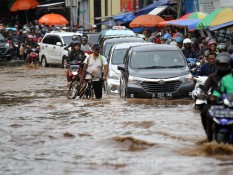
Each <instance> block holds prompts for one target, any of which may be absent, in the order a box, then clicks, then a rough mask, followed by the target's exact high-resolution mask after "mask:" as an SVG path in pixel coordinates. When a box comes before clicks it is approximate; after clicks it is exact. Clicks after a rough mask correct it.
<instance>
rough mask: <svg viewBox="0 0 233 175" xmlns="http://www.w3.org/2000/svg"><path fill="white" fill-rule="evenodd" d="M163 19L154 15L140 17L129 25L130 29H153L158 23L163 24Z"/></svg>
mask: <svg viewBox="0 0 233 175" xmlns="http://www.w3.org/2000/svg"><path fill="white" fill-rule="evenodd" d="M163 21H164V19H163V18H161V17H160V16H155V15H141V16H138V17H136V18H134V20H133V21H132V22H131V23H130V24H129V26H130V27H131V28H139V27H155V26H157V25H158V24H159V23H160V22H163Z"/></svg>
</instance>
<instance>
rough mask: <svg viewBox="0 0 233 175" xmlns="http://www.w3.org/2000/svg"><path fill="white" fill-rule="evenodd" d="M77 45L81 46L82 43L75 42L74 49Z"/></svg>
mask: <svg viewBox="0 0 233 175" xmlns="http://www.w3.org/2000/svg"><path fill="white" fill-rule="evenodd" d="M76 45H79V46H81V43H80V41H76V42H74V44H73V47H74V46H76Z"/></svg>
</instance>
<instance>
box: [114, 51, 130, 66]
mask: <svg viewBox="0 0 233 175" xmlns="http://www.w3.org/2000/svg"><path fill="white" fill-rule="evenodd" d="M126 51H127V49H115V50H114V52H113V56H112V60H111V63H112V64H113V65H118V64H123V60H124V55H125V53H126Z"/></svg>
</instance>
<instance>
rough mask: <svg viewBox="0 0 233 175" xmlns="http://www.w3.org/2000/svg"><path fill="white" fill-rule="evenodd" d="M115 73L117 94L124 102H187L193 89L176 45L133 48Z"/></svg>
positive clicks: (187, 69) (183, 59) (189, 75)
mask: <svg viewBox="0 0 233 175" xmlns="http://www.w3.org/2000/svg"><path fill="white" fill-rule="evenodd" d="M118 70H121V78H120V88H119V89H120V92H119V94H120V96H121V97H124V98H137V97H138V98H159V99H179V98H191V92H192V90H193V89H194V83H193V81H192V80H191V77H192V75H191V73H190V71H189V68H188V65H187V62H186V60H185V57H184V55H183V53H182V52H181V50H180V49H179V48H178V47H177V46H176V45H163V44H155V45H142V46H133V47H131V48H129V49H128V50H127V52H126V54H125V57H124V61H123V64H121V65H118Z"/></svg>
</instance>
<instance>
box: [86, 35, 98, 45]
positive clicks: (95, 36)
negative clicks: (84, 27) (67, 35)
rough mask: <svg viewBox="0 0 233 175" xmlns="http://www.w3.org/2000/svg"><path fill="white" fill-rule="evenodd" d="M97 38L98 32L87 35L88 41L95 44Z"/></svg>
mask: <svg viewBox="0 0 233 175" xmlns="http://www.w3.org/2000/svg"><path fill="white" fill-rule="evenodd" d="M98 39H99V34H96V35H94V34H93V35H89V36H88V40H89V43H92V44H97V43H98Z"/></svg>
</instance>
